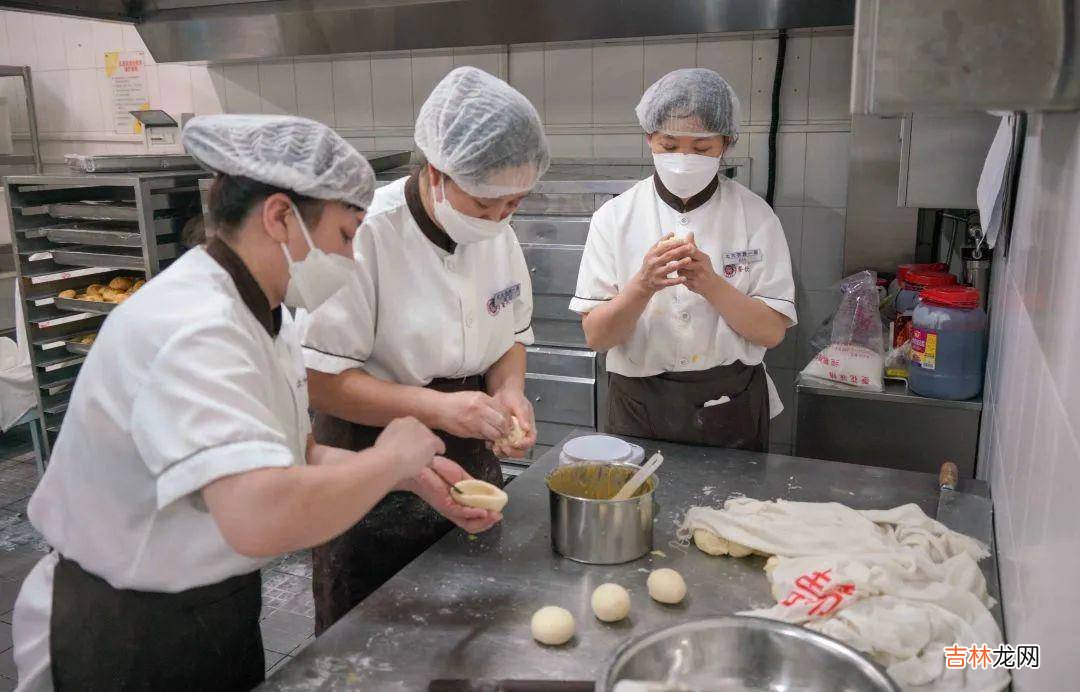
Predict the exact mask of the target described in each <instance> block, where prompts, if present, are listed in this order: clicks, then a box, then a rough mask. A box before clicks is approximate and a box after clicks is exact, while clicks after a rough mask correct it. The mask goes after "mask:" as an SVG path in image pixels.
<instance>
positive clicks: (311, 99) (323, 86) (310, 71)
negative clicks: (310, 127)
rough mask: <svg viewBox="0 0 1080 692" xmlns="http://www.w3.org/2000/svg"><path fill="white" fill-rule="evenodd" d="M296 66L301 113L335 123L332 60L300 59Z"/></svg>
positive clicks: (306, 116)
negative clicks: (308, 60)
mask: <svg viewBox="0 0 1080 692" xmlns="http://www.w3.org/2000/svg"><path fill="white" fill-rule="evenodd" d="M294 67H295V78H296V105H297V110H298V112H299V114H300V115H302V116H304V117H305V118H311V119H312V120H318V121H319V122H321V123H326V124H327V125H334V124H335V122H334V78H333V73H332V70H331V68H330V62H329V61H328V60H317V61H310V62H307V61H298V62H297V63H296V65H295V66H294Z"/></svg>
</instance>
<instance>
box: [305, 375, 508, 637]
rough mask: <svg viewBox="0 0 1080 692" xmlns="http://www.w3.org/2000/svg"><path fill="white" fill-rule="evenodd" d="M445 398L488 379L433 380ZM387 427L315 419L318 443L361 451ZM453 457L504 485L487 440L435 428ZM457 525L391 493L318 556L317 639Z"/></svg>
mask: <svg viewBox="0 0 1080 692" xmlns="http://www.w3.org/2000/svg"><path fill="white" fill-rule="evenodd" d="M428 386H429V387H430V388H432V389H436V390H438V391H440V392H466V391H482V390H483V389H484V377H483V376H482V375H474V376H472V377H467V378H464V379H456V380H435V381H433V382H432V383H431V384H429V385H428ZM381 432H382V428H374V427H369V426H366V425H357V424H355V423H350V422H348V421H344V420H341V419H340V418H335V417H333V416H329V415H326V414H322V413H319V414H316V416H315V424H314V434H315V440H316V441H318V442H319V443H321V444H325V445H330V446H333V447H340V448H342V449H350V450H354V451H358V450H361V449H366V448H368V447H371V446H372V445H374V444H375V438H377V437H378V436H379V433H381ZM435 433H436V434H437V435H438V436H439V437H440V438H442V440H443V442H445V443H446V454H445V456H446V457H447V458H448V459H451V460H453V461H456V462H457V463H458V464H460V465H461V466H462V467H463V468H464V469H465V470H466V471H467V472H468V473H469V474H470V475H471V476H473V477H474V478H479V479H481V480H485V481H487V482H488V483H492V484H494V485H497V486H499V487H502V484H503V482H502V470H501V468H500V465H499V459H498V457H496V456H495V454H494V453H493V452H492V451H491V450H490V449H488V448H487V446H486V445H485V443H484V440H472V439H466V438H461V437H455V436H453V435H450V434H448V433H445V432H442V431H439V430H436V431H435ZM453 526H454V525H453V524H452V523H451V522H450V521H449V520H447V519H445V518H444V517H443V516H442V515H441V514H439V513H438V512H436V511H435V510H433V509H432V508H431V507H430V506H429V505H428V504H427V503H426V502H424V501H423V500H421V499H420V498H419V497H417V496H416V495H413V494H412V493H404V492H394V493H390V494H389V495H387V496H386V497H385V498H384V499H383V500H382V501H380V502H379V503H378V504H377V505H375V507H374V508H373V509H372V510H371V511H370V512H368V513H367V515H366V516H365V517H364V518H363V519H361V520H360V521H359V522H358V523H357V524H356V525H355V526H353V527H352V528H351V529H349V530H348V531H346V532H345V533H343V534H342V535H340V536H338V537H337V538H335V539H333V540H331V541H329V542H328V543H326V544H324V545H321V546H319V547H317V548H315V549H313V550H312V562H313V566H314V572H313V575H312V590H313V591H314V594H315V634H322V633H323V632H324V631H326V629H327V628H329V627H330V626H331V625H333V624H334V623H335V622H337V621H338V620H339V619H340V618H341V617H342V616H343V615H345V614H346V613H348V612H349V611H350V610H352V609H353V608H354V607H355V606H356V605H357V604H358V603H360V601H362V600H364V599H365V598H367V597H368V596H369V595H370V594H371V593H372V592H373V591H375V590H376V589H377V588H379V587H380V586H382V585H383V584H384V583H385V582H386V581H388V580H389V579H390V577H392V576H394V575H395V574H397V573H398V572H399V571H400V570H401V569H402V568H403V567H405V565H407V564H409V563H410V562H412V561H413V560H414V559H415V558H416V557H418V556H419V555H420V554H421V553H423V552H424V551H425V550H427V549H428V548H430V547H431V546H432V545H434V544H435V543H436V542H437V541H438V540H439V539H440V538H442V537H443V536H445V535H446V533H447V532H448V531H450V529H452V528H453Z"/></svg>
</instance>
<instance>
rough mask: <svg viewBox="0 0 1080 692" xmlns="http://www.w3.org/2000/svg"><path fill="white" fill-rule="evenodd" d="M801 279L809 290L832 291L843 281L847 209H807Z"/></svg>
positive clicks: (803, 233)
mask: <svg viewBox="0 0 1080 692" xmlns="http://www.w3.org/2000/svg"><path fill="white" fill-rule="evenodd" d="M799 264H800V266H801V268H802V271H801V272H800V274H801V279H802V284H803V287H805V288H806V289H807V290H811V291H817V290H826V289H830V288H832V287H833V286H834V285H835V284H836V283H837V282H838V281H840V279H842V278H843V271H844V209H834V208H828V207H805V208H804V209H803V228H802V254H801V256H800V259H799Z"/></svg>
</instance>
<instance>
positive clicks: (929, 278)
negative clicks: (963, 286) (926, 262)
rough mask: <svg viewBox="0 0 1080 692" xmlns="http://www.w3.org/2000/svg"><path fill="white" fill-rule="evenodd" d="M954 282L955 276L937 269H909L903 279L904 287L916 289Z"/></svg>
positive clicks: (949, 284) (947, 284) (948, 284)
mask: <svg viewBox="0 0 1080 692" xmlns="http://www.w3.org/2000/svg"><path fill="white" fill-rule="evenodd" d="M955 283H956V277H955V276H953V275H952V274H950V273H949V272H939V271H909V272H908V273H907V276H906V278H905V279H904V285H905V287H908V288H912V289H914V290H916V291H918V290H921V289H924V288H932V287H934V286H951V285H953V284H955Z"/></svg>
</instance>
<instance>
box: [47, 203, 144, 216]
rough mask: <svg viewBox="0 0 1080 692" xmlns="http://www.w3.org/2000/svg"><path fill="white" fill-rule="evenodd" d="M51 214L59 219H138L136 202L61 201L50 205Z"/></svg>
mask: <svg viewBox="0 0 1080 692" xmlns="http://www.w3.org/2000/svg"><path fill="white" fill-rule="evenodd" d="M48 210H49V216H53V217H56V218H58V219H85V220H101V221H138V220H139V210H138V208H137V207H136V206H135V203H134V202H61V203H58V204H50V205H49V206H48Z"/></svg>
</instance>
